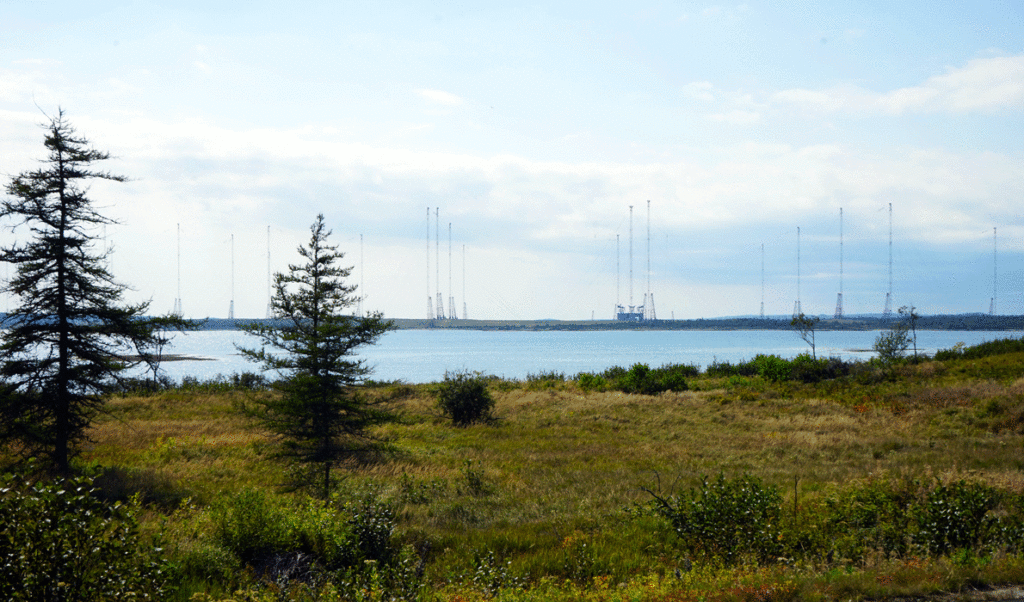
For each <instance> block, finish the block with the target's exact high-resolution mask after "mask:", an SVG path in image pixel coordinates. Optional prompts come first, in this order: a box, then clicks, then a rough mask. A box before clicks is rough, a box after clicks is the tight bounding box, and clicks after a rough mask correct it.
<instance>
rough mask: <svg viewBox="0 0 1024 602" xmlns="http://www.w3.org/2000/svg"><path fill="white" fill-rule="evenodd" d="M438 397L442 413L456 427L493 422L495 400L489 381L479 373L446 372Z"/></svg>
mask: <svg viewBox="0 0 1024 602" xmlns="http://www.w3.org/2000/svg"><path fill="white" fill-rule="evenodd" d="M436 395H437V406H438V408H440V410H441V413H442V414H444V415H445V416H446V417H448V418H450V419H451V421H452V424H454V425H456V426H466V425H468V424H473V423H474V422H487V421H489V420H491V411H492V410H493V409H494V398H492V397H491V394H490V392H489V391H488V390H487V380H486V379H484V378H483V377H482V376H481V375H480V374H478V373H474V372H469V371H466V370H460V371H457V372H445V373H444V381H442V382H441V383H439V384H438V386H437V392H436Z"/></svg>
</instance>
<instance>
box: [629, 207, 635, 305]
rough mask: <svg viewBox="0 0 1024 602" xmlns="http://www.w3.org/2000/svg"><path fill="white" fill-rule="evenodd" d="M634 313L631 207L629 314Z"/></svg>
mask: <svg viewBox="0 0 1024 602" xmlns="http://www.w3.org/2000/svg"><path fill="white" fill-rule="evenodd" d="M634 312H636V306H635V305H633V206H632V205H630V206H629V313H630V314H632V313H634Z"/></svg>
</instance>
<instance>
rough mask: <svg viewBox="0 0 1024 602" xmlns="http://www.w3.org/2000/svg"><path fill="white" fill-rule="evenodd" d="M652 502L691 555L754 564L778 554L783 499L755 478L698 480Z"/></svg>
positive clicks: (777, 492) (744, 476)
mask: <svg viewBox="0 0 1024 602" xmlns="http://www.w3.org/2000/svg"><path fill="white" fill-rule="evenodd" d="M645 491H647V492H648V493H649V494H650V495H651V496H652V497H654V503H655V508H656V510H657V512H658V513H659V514H661V515H662V516H664V517H665V518H666V519H668V520H669V522H670V523H671V524H672V528H673V529H674V530H675V532H676V534H677V535H678V536H679V538H680V539H681V540H682V543H683V545H684V546H686V548H687V549H689V550H691V551H692V552H694V553H698V554H703V555H706V556H708V557H718V558H721V559H722V560H724V561H726V562H728V563H733V562H736V561H738V560H740V559H742V558H743V557H745V556H750V557H752V558H753V559H756V560H757V561H759V562H767V561H770V560H774V559H775V558H776V557H777V556H778V553H779V551H780V549H781V547H780V543H779V541H780V535H781V533H782V529H781V525H780V518H781V513H782V511H781V508H780V504H781V503H782V496H781V494H780V493H779V491H778V489H776V488H775V487H772V486H765V485H762V484H761V481H760V479H758V478H756V477H753V476H750V475H741V476H739V477H736V478H735V479H727V478H725V476H724V475H722V474H719V475H718V478H717V479H715V480H710V479H708V477H706V476H702V477H701V482H700V485H698V486H697V487H696V488H694V489H691V490H689V491H686V492H684V493H682V494H681V495H678V496H670V497H667V498H665V497H661V496H660V495H658V494H656V493H654V492H652V491H650V490H647V489H645Z"/></svg>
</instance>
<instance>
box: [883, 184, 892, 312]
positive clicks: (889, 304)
mask: <svg viewBox="0 0 1024 602" xmlns="http://www.w3.org/2000/svg"><path fill="white" fill-rule="evenodd" d="M891 316H892V203H889V292H887V293H885V309H883V310H882V317H883V318H889V317H891Z"/></svg>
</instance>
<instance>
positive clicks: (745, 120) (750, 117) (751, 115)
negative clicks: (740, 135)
mask: <svg viewBox="0 0 1024 602" xmlns="http://www.w3.org/2000/svg"><path fill="white" fill-rule="evenodd" d="M708 118H709V119H710V120H711V121H717V122H719V123H730V124H732V125H750V124H752V123H757V122H758V121H761V114H760V113H758V112H757V111H740V110H734V111H729V112H727V113H712V114H711V115H709V116H708Z"/></svg>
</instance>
